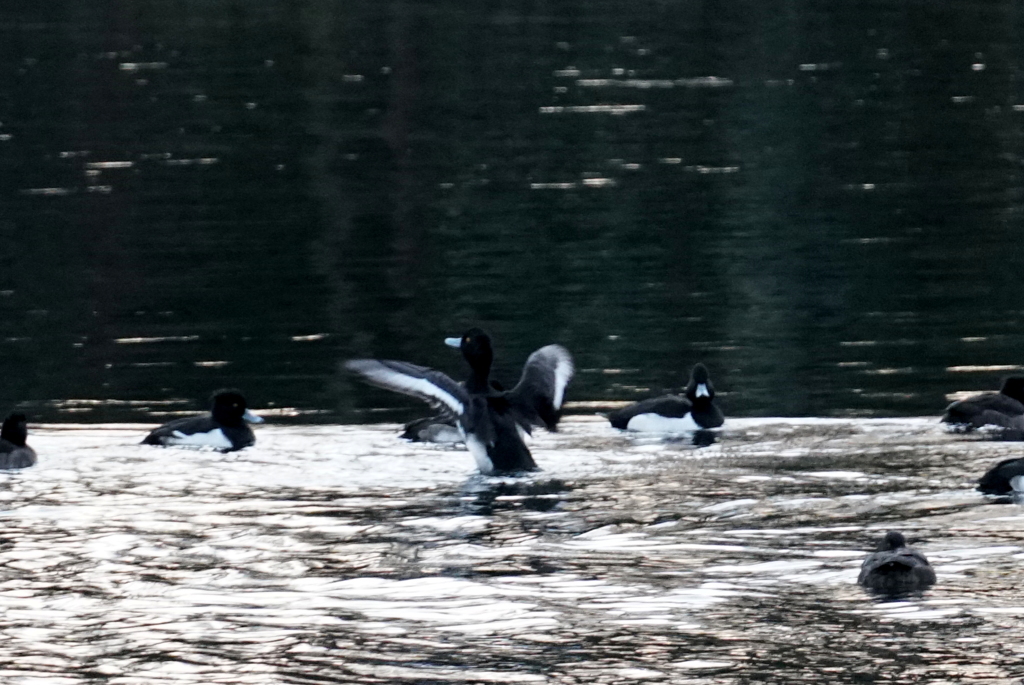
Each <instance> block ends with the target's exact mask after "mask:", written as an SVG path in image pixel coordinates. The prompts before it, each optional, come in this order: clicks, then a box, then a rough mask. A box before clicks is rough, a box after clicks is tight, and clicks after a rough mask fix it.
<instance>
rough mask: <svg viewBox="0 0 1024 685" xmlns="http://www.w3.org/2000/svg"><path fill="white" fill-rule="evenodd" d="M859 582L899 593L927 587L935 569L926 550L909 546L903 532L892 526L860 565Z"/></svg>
mask: <svg viewBox="0 0 1024 685" xmlns="http://www.w3.org/2000/svg"><path fill="white" fill-rule="evenodd" d="M857 582H858V583H860V584H861V585H863V586H864V587H866V588H867V589H869V590H873V591H875V592H879V593H883V594H887V595H896V594H902V593H905V592H916V591H920V590H924V589H926V588H928V587H929V586H931V585H932V584H933V583H934V582H935V571H934V570H933V569H932V567H931V565H930V564H929V563H928V560H927V559H926V558H925V556H924V555H923V554H921V553H920V552H918V551H917V550H915V549H913V548H912V547H908V546H907V541H906V539H905V538H904V537H903V534H902V533H897V532H896V531H893V530H890V531H889V532H888V533H886V534H885V537H884V538H883V539H882V541H881V542H880V543H879V545H878V551H877V552H875V553H873V554H869V555H868V557H867V559H865V560H864V563H863V564H862V565H861V567H860V576H859V577H858V578H857Z"/></svg>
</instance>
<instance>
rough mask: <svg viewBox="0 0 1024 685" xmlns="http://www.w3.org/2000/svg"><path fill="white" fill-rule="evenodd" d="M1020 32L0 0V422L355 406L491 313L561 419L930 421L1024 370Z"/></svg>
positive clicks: (355, 5) (980, 15) (610, 15)
mask: <svg viewBox="0 0 1024 685" xmlns="http://www.w3.org/2000/svg"><path fill="white" fill-rule="evenodd" d="M1019 14H1020V8H1019V6H1018V4H1016V3H1011V2H997V3H980V2H968V3H959V4H949V3H899V4H897V5H892V4H890V3H855V4H852V5H851V4H848V3H847V4H839V5H837V4H835V3H800V4H796V5H794V4H784V3H777V2H767V3H765V2H740V3H733V4H728V3H716V2H712V3H697V2H685V1H680V2H672V1H670V2H657V3H648V4H646V5H643V6H637V5H636V4H635V3H625V2H611V1H605V2H587V3H573V2H564V3H549V4H539V5H511V4H508V3H505V4H501V3H497V4H495V3H491V4H484V5H480V4H477V3H440V4H439V3H415V2H344V3H338V2H321V1H316V0H311V1H309V2H275V1H267V2H255V3H242V2H222V1H219V0H209V1H204V2H201V3H197V2H180V3H164V2H146V1H144V2H135V3H124V2H114V3H86V2H70V1H66V0H64V1H61V0H58V1H57V2H50V3H37V4H35V5H30V4H26V3H5V4H4V6H3V7H2V8H0V202H2V206H3V212H2V214H0V237H2V240H3V245H4V246H5V248H6V249H4V250H3V254H2V268H0V308H2V311H3V316H2V317H0V341H2V342H0V372H2V374H3V378H4V379H5V382H4V384H3V390H2V400H3V404H5V405H12V404H21V405H22V406H23V407H25V408H27V409H29V410H30V413H31V414H32V418H33V419H35V420H82V421H103V420H107V421H109V420H142V419H145V418H146V417H147V416H148V415H149V414H150V412H151V411H152V410H166V409H168V408H170V409H172V410H184V409H191V408H195V407H196V406H198V403H201V401H202V400H203V398H205V397H206V396H207V394H208V392H209V391H210V390H211V389H213V388H215V387H218V386H222V385H238V386H241V387H243V388H244V389H245V390H246V391H247V392H248V393H249V394H250V396H251V398H252V401H253V403H254V404H256V405H257V406H261V407H278V408H282V407H291V408H297V409H301V410H304V411H318V412H323V413H322V414H307V415H305V417H304V420H310V419H311V418H313V417H314V416H318V417H320V419H321V420H328V421H336V420H346V421H348V420H362V419H364V418H365V416H366V415H365V414H364V413H363V412H362V411H361V410H365V409H367V408H369V407H373V406H380V405H387V406H392V407H398V406H407V403H405V402H403V401H401V400H395V399H392V398H389V397H388V396H386V395H384V394H372V395H370V396H369V397H367V395H366V392H365V391H364V390H363V389H353V387H352V385H351V384H350V383H349V381H348V379H347V378H346V377H345V376H344V374H343V373H342V372H341V370H340V368H339V360H341V359H344V358H347V357H350V356H353V355H360V356H363V355H378V356H388V357H397V358H404V359H409V360H411V361H418V362H420V363H424V364H430V365H436V366H441V367H443V368H446V369H450V370H452V371H453V372H457V371H458V369H459V367H460V362H459V361H458V360H457V359H454V358H453V357H452V355H451V354H450V353H449V351H448V350H446V349H445V348H443V347H442V346H441V344H440V339H441V338H442V337H443V336H445V335H452V334H453V333H458V332H459V331H461V330H463V329H464V328H466V327H468V326H469V325H472V324H480V325H483V326H485V327H486V328H488V329H489V330H490V331H491V332H492V333H494V334H495V335H496V337H497V340H498V341H499V355H500V359H499V363H500V366H501V369H500V370H501V373H502V375H503V376H505V377H510V376H514V375H515V374H516V373H517V369H518V365H519V364H521V363H522V360H523V359H524V358H525V356H526V355H527V354H528V353H529V352H530V351H531V350H532V349H535V348H536V347H538V346H540V345H542V344H546V343H548V342H553V341H557V342H561V343H563V344H565V345H566V346H568V347H569V348H570V349H571V350H572V351H573V352H574V353H575V355H576V357H577V360H578V362H579V367H580V369H581V373H580V374H579V375H578V376H577V379H576V381H575V383H574V385H573V387H572V389H571V396H570V399H575V400H609V399H628V398H631V397H635V396H639V395H643V394H645V393H646V392H648V389H650V390H651V391H661V390H664V389H667V388H672V387H675V386H677V385H679V384H680V383H684V382H685V380H686V374H687V372H688V369H689V367H690V366H691V365H692V364H693V363H694V362H695V361H697V360H703V361H705V362H706V363H707V364H708V365H709V366H710V367H711V369H712V373H713V374H714V377H715V379H716V382H717V384H718V386H719V387H720V389H721V390H723V391H725V392H726V393H727V394H726V395H725V396H724V397H723V403H724V404H725V406H726V410H727V412H728V413H729V414H731V415H773V416H778V415H818V416H821V415H846V416H850V415H876V416H887V415H922V414H934V413H935V412H937V411H938V408H940V407H941V406H942V405H943V404H944V403H945V395H946V394H948V393H951V392H954V391H958V390H967V389H984V388H992V387H995V386H996V384H997V382H998V378H999V376H1000V375H1002V374H1004V373H1006V372H1007V370H1009V369H1012V368H1015V367H1016V366H1017V365H1020V364H1021V363H1022V362H1021V359H1020V357H1019V351H1020V349H1021V347H1022V342H1024V340H1022V338H1021V333H1020V330H1019V329H1020V323H1021V318H1022V311H1024V310H1022V307H1021V303H1020V297H1019V286H1020V274H1021V271H1022V267H1024V252H1022V250H1024V248H1022V247H1021V244H1022V242H1021V240H1020V236H1021V210H1022V198H1024V195H1022V194H1024V190H1022V188H1024V184H1022V180H1024V179H1022V171H1024V170H1022V158H1021V152H1022V145H1024V135H1022V119H1024V94H1022V92H1021V88H1022V86H1021V71H1020V64H1021V62H1020V59H1021V53H1020V50H1019V45H1020V38H1021V36H1020V30H1021V29H1020V27H1021V19H1020V16H1019ZM962 367H967V368H968V369H970V368H975V370H974V371H963V370H959V371H958V370H954V369H958V368H962ZM978 367H980V370H978ZM68 399H74V400H102V401H103V402H99V403H96V402H93V403H81V402H79V403H75V404H72V405H68V404H67V403H66V402H64V401H66V400H68ZM171 400H174V401H175V402H174V403H173V404H171V405H156V404H154V402H157V401H171ZM125 402H132V403H136V404H125ZM69 412H70V413H69ZM394 416H395V417H396V418H400V416H401V415H394Z"/></svg>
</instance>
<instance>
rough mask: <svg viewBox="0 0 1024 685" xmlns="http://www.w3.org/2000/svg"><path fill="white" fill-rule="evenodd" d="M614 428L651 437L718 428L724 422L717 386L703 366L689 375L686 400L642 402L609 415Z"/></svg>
mask: <svg viewBox="0 0 1024 685" xmlns="http://www.w3.org/2000/svg"><path fill="white" fill-rule="evenodd" d="M608 420H609V421H611V424H612V426H614V427H615V428H620V429H622V430H631V431H642V432H650V433H683V432H690V431H697V430H701V429H706V428H718V427H719V426H721V425H722V423H723V422H724V421H725V417H724V416H722V410H721V409H719V408H718V406H717V405H716V404H715V386H714V385H712V384H711V375H710V374H709V373H708V369H707V367H706V366H704V365H703V364H700V363H698V364H696V365H695V366H694V367H693V370H692V371H691V372H690V382H689V383H688V384H687V386H686V394H685V397H680V396H679V395H663V396H661V397H652V398H650V399H646V400H642V401H640V402H636V403H634V404H631V405H629V406H628V407H623V408H622V409H619V410H618V411H615V412H612V413H611V414H609V415H608Z"/></svg>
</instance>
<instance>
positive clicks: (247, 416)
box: [142, 390, 263, 452]
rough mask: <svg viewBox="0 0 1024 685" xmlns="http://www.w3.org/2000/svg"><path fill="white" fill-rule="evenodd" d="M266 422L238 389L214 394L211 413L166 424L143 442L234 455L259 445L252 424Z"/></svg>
mask: <svg viewBox="0 0 1024 685" xmlns="http://www.w3.org/2000/svg"><path fill="white" fill-rule="evenodd" d="M247 422H249V423H263V419H261V418H260V417H259V416H256V415H255V414H253V413H252V412H251V411H249V409H248V406H247V405H246V402H245V397H244V396H243V395H242V393H241V392H239V391H238V390H220V391H218V392H216V393H214V395H213V398H212V406H211V408H210V413H209V414H206V415H203V416H192V417H188V418H184V419H177V420H175V421H171V422H170V423H165V424H164V425H162V426H160V427H159V428H157V429H156V430H154V431H152V432H151V433H150V434H149V435H147V436H146V438H145V439H144V440H143V441H142V444H144V445H164V446H189V447H214V448H216V449H218V450H219V451H221V452H234V451H235V450H240V449H242V448H243V447H248V446H249V445H252V444H254V443H255V442H256V435H255V434H254V433H253V432H252V428H250V427H249V423H247Z"/></svg>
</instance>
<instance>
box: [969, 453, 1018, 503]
mask: <svg viewBox="0 0 1024 685" xmlns="http://www.w3.org/2000/svg"><path fill="white" fill-rule="evenodd" d="M1021 476H1024V458H1021V457H1016V458H1014V459H1004V460H1002V461H1001V462H999V463H998V464H996V465H995V466H993V467H992V468H990V469H989V470H988V471H987V472H986V473H985V475H984V476H982V477H981V478H979V479H978V490H980V491H981V492H982V493H984V494H986V495H1013V494H1017V493H1022V492H1024V480H1021Z"/></svg>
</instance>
